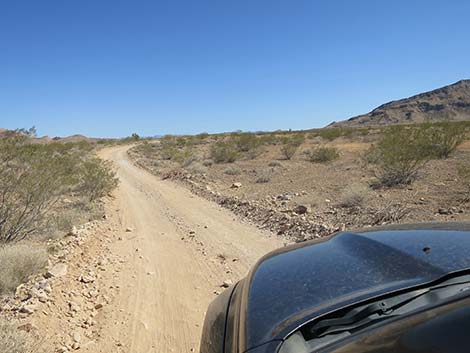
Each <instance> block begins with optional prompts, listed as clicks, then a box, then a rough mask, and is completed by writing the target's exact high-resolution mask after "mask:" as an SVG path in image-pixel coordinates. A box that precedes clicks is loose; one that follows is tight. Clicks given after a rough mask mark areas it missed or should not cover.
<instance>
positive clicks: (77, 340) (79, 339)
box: [71, 331, 82, 343]
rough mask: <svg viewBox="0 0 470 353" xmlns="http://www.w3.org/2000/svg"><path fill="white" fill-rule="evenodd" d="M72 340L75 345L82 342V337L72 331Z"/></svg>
mask: <svg viewBox="0 0 470 353" xmlns="http://www.w3.org/2000/svg"><path fill="white" fill-rule="evenodd" d="M71 336H72V339H73V341H74V342H76V343H80V342H81V341H82V336H81V335H80V332H78V331H74V332H72V335H71Z"/></svg>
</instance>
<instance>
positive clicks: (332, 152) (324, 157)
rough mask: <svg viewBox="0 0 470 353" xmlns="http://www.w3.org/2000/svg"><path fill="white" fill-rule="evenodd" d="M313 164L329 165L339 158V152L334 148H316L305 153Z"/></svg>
mask: <svg viewBox="0 0 470 353" xmlns="http://www.w3.org/2000/svg"><path fill="white" fill-rule="evenodd" d="M305 154H306V155H307V158H308V160H309V161H310V162H312V163H327V162H331V161H334V160H335V159H337V158H338V157H339V153H338V150H337V149H336V148H334V147H316V148H313V149H311V150H308V151H306V153H305Z"/></svg>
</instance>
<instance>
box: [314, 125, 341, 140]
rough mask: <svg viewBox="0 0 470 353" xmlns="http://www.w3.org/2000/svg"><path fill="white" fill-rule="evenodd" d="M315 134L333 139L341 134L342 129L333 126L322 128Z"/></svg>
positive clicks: (326, 138)
mask: <svg viewBox="0 0 470 353" xmlns="http://www.w3.org/2000/svg"><path fill="white" fill-rule="evenodd" d="M317 135H318V136H320V137H321V138H323V139H325V140H328V141H333V140H336V139H337V138H338V137H341V136H343V129H341V128H334V127H331V128H324V129H320V130H318V131H317Z"/></svg>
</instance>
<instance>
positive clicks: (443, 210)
mask: <svg viewBox="0 0 470 353" xmlns="http://www.w3.org/2000/svg"><path fill="white" fill-rule="evenodd" d="M437 212H438V213H439V214H442V215H450V214H452V210H448V209H445V208H440V209H439V210H438V211H437Z"/></svg>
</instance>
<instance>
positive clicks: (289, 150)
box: [281, 143, 299, 160]
mask: <svg viewBox="0 0 470 353" xmlns="http://www.w3.org/2000/svg"><path fill="white" fill-rule="evenodd" d="M298 148H299V146H295V145H291V144H290V143H284V144H283V145H282V146H281V153H282V155H283V156H284V157H285V158H286V159H287V160H291V159H292V157H294V155H295V152H297V150H298Z"/></svg>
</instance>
